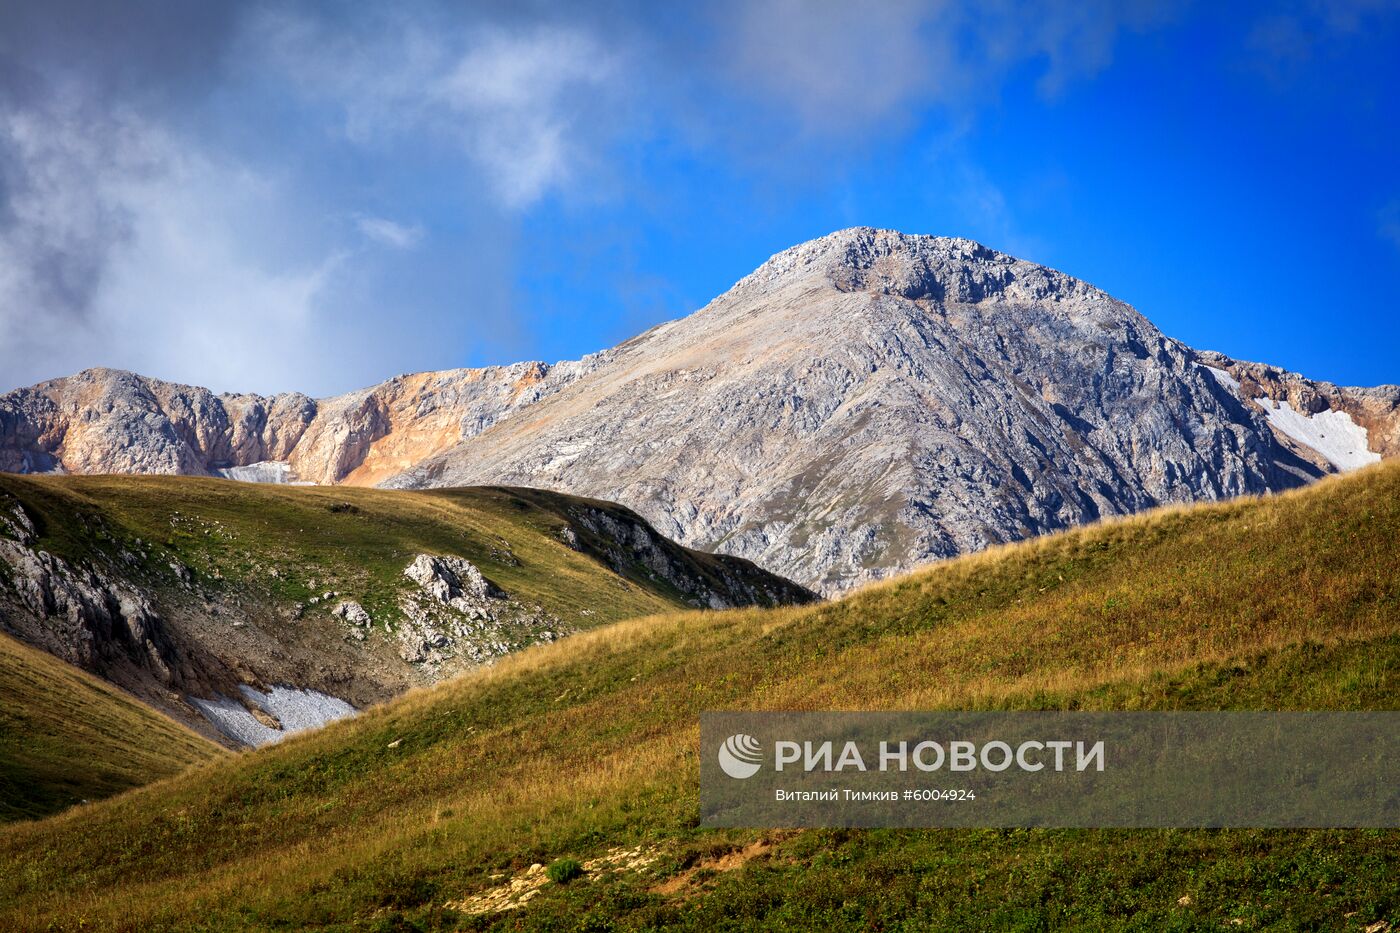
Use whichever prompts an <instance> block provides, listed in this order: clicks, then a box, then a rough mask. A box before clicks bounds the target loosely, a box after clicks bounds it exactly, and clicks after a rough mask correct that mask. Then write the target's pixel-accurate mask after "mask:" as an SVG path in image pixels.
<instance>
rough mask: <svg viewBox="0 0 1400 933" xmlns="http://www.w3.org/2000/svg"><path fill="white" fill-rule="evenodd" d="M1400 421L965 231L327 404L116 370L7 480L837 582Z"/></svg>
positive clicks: (1190, 489)
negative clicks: (602, 504)
mask: <svg viewBox="0 0 1400 933" xmlns="http://www.w3.org/2000/svg"><path fill="white" fill-rule="evenodd" d="M1262 399H1267V400H1271V401H1269V402H1261V400H1262ZM1285 403H1287V405H1288V411H1287V412H1282V406H1283V405H1284V404H1285ZM1398 411H1400V389H1397V388H1395V387H1382V388H1379V389H1346V388H1338V387H1336V386H1331V385H1329V384H1327V383H1318V382H1312V381H1309V380H1307V379H1304V378H1303V377H1301V376H1297V375H1295V374H1290V373H1284V372H1283V371H1281V370H1277V369H1275V368H1272V367H1267V366H1262V365H1260V364H1252V363H1240V362H1238V361H1234V360H1230V359H1228V358H1225V357H1221V356H1219V355H1218V354H1210V353H1202V352H1198V351H1195V350H1193V349H1191V348H1190V347H1188V346H1186V345H1184V344H1182V343H1180V342H1178V341H1176V340H1173V339H1171V338H1169V337H1166V336H1164V335H1163V334H1162V333H1161V332H1160V331H1158V330H1157V328H1155V327H1154V326H1153V325H1152V324H1151V323H1150V322H1149V321H1148V320H1146V319H1145V318H1144V317H1142V315H1140V314H1138V313H1137V312H1136V311H1135V310H1133V309H1132V308H1131V307H1129V306H1128V305H1126V304H1124V303H1123V302H1121V301H1118V300H1117V299H1115V298H1113V297H1112V296H1110V295H1108V294H1106V293H1104V292H1103V291H1101V290H1099V289H1097V288H1095V287H1094V286H1092V285H1090V284H1088V283H1086V282H1083V281H1080V280H1078V279H1075V278H1072V277H1070V276H1068V275H1065V274H1063V273H1060V272H1056V271H1054V270H1051V269H1047V268H1045V267H1043V266H1039V265H1036V264H1034V263H1029V262H1024V261H1022V260H1018V259H1015V258H1013V257H1011V256H1007V255H1005V254H1002V253H998V252H996V251H994V250H991V249H988V248H987V247H984V246H981V245H979V244H977V243H974V242H972V241H970V240H962V239H949V238H943V237H927V236H907V235H904V234H900V233H896V232H892V231H884V230H873V229H869V228H854V229H850V230H843V231H839V232H837V233H834V234H831V235H830V236H826V237H822V238H820V239H818V240H813V241H812V242H810V243H804V244H802V245H800V246H797V247H794V248H792V249H789V250H786V251H784V252H782V253H779V254H777V255H776V256H774V257H773V258H772V259H770V260H769V261H768V262H766V263H764V264H763V265H762V266H761V267H760V268H759V269H757V270H756V271H755V272H754V273H752V274H751V275H749V276H747V277H746V278H744V279H743V280H741V281H740V282H739V283H738V284H736V285H735V286H734V287H733V288H732V289H730V290H729V291H728V292H726V293H725V294H724V295H721V296H720V297H719V298H717V299H715V300H714V301H713V302H711V303H710V304H709V305H708V306H706V307H705V308H703V309H701V310H700V311H698V312H696V313H695V314H692V315H690V316H689V317H686V318H683V319H680V320H677V321H672V322H669V323H667V324H663V325H660V326H658V327H655V328H653V329H652V330H650V331H648V332H647V333H645V334H642V335H641V336H639V337H636V338H634V339H632V340H629V341H627V342H626V343H623V344H621V345H620V346H618V347H615V348H613V349H611V350H607V351H604V352H603V353H599V354H595V355H593V356H590V357H586V358H585V359H583V360H580V361H577V362H567V363H559V364H555V365H552V366H550V365H546V364H543V363H520V364H516V365H513V366H504V367H488V368H486V369H464V370H451V371H446V372H439V373H420V374H416V375H410V376H399V377H396V378H394V379H391V380H389V381H387V382H384V383H382V384H380V385H378V386H374V387H372V388H369V389H365V390H362V391H360V392H353V393H350V394H347V395H344V396H340V397H337V398H332V399H324V400H320V401H312V400H311V399H308V398H306V397H305V396H300V395H279V396H275V397H273V398H261V397H258V396H228V395H224V396H216V395H213V394H212V393H210V392H208V391H207V390H204V389H198V388H193V387H188V386H174V385H170V384H168V383H162V382H159V381H157V380H152V379H146V378H144V377H140V376H135V375H133V374H130V373H120V372H115V371H111V370H92V371H88V372H85V373H80V374H79V375H77V376H73V377H70V378H68V379H59V380H54V381H52V382H47V383H43V384H41V385H38V386H34V387H32V388H29V389H22V390H18V391H16V392H11V393H10V394H8V395H6V396H3V397H0V469H4V470H12V471H24V472H43V471H55V470H66V471H70V472H142V473H195V474H201V473H223V474H227V475H232V476H236V477H239V478H246V479H276V480H279V481H287V480H294V481H301V482H314V483H350V484H361V485H386V486H393V487H420V486H442V485H467V484H511V485H519V486H535V487H544V488H551V489H557V490H561V491H566V492H572V493H577V494H581V495H585V496H590V497H595V498H598V499H606V500H612V501H615V502H619V503H622V504H624V505H627V506H630V507H631V508H633V509H635V510H636V511H637V512H638V513H640V515H641V516H642V517H643V518H645V519H646V520H647V521H649V522H651V523H652V524H653V525H655V526H656V528H657V530H659V531H660V532H661V533H662V534H664V535H666V536H668V537H671V538H674V539H676V540H677V541H679V542H681V543H682V544H686V545H689V546H692V547H695V548H699V549H702V550H712V551H719V552H723V553H726V554H733V555H737V556H741V557H746V558H749V559H751V560H753V561H755V562H756V563H758V564H760V565H761V566H763V567H765V568H766V569H768V570H771V571H774V572H777V573H780V574H782V575H784V576H786V577H789V578H791V579H794V580H797V581H798V582H801V583H803V584H806V585H808V586H811V587H814V588H817V589H820V590H823V591H825V592H827V593H836V592H840V591H842V590H845V589H848V588H850V587H852V586H856V585H859V584H861V583H863V582H865V581H869V580H875V579H879V578H882V577H886V576H889V575H891V574H894V573H898V572H900V571H903V570H907V569H909V568H911V567H913V566H915V565H917V564H919V563H922V562H925V561H929V560H933V559H936V558H940V557H947V556H952V555H955V554H960V553H965V552H969V551H975V550H978V549H980V548H984V547H987V546H988V545H992V544H996V543H999V542H1004V541H1010V540H1014V539H1018V538H1024V537H1027V536H1030V535H1035V534H1039V533H1043V532H1047V531H1053V530H1056V529H1060V528H1065V527H1068V526H1071V525H1075V524H1079V523H1083V522H1087V521H1092V520H1094V519H1096V518H1099V517H1101V516H1107V515H1119V514H1126V513H1130V512H1135V511H1139V510H1141V509H1145V508H1150V507H1152V506H1156V505H1159V504H1165V503H1180V502H1192V501H1201V500H1214V499H1221V498H1225V497H1229V496H1237V495H1241V494H1247V493H1262V492H1266V491H1270V490H1279V489H1284V488H1287V487H1289V486H1293V485H1297V484H1300V483H1305V482H1308V481H1310V480H1312V479H1315V478H1317V477H1318V476H1321V475H1324V474H1326V473H1329V472H1334V471H1335V470H1337V469H1344V468H1350V467H1352V466H1354V465H1360V464H1364V463H1365V462H1369V460H1370V459H1371V458H1373V457H1374V456H1375V455H1380V456H1386V457H1389V456H1394V455H1396V454H1397V453H1400V414H1397V412H1398ZM1285 416H1286V417H1285ZM1319 416H1322V417H1321V418H1320V420H1319ZM1299 419H1302V420H1301V421H1300V420H1299ZM1308 419H1313V420H1311V421H1309V420H1308ZM1290 426H1291V427H1290ZM1283 428H1289V430H1283ZM1295 428H1296V430H1295ZM1290 431H1291V433H1290ZM1338 431H1341V432H1342V433H1343V434H1344V436H1343V437H1342V438H1341V439H1340V440H1338V438H1337V436H1336V435H1337V432H1338ZM1334 442H1336V443H1335V444H1334ZM584 530H586V528H585V526H584V525H582V524H580V525H579V526H578V527H576V528H575V529H573V530H572V531H569V532H568V533H569V534H574V533H575V532H582V531H584ZM694 595H695V598H696V599H697V600H698V601H699V602H701V603H702V604H709V600H708V597H707V596H705V595H702V594H698V593H697V594H694Z"/></svg>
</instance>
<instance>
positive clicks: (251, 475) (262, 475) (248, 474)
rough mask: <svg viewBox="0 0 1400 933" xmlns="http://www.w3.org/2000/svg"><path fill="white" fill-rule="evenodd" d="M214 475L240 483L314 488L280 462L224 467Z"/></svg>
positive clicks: (271, 461)
mask: <svg viewBox="0 0 1400 933" xmlns="http://www.w3.org/2000/svg"><path fill="white" fill-rule="evenodd" d="M214 473H215V474H216V475H218V476H222V477H223V478H224V479H234V480H238V481H239V482H240V483H275V484H278V485H283V486H314V485H316V484H315V483H310V482H306V481H305V480H300V479H297V474H296V471H294V470H293V469H292V466H291V464H289V463H286V462H284V461H282V460H263V461H261V462H259V463H250V464H248V465H246V466H235V467H224V468H223V469H222V470H215V471H214Z"/></svg>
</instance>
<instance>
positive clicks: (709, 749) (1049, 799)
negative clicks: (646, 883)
mask: <svg viewBox="0 0 1400 933" xmlns="http://www.w3.org/2000/svg"><path fill="white" fill-rule="evenodd" d="M700 747H701V755H700V814H701V819H702V822H703V823H704V824H705V825H707V826H747V827H786V826H793V827H799V826H800V827H818V826H827V827H856V826H868V827H875V826H896V827H935V826H950V827H951V826H975V827H1014V826H1059V827H1183V828H1185V827H1227V826H1234V827H1255V828H1273V827H1278V828H1283V827H1400V712H1370V713H1267V712H1266V713H1254V712H1250V713H935V712H928V713H917V712H909V713H782V712H716V713H705V714H703V715H702V716H701V717H700Z"/></svg>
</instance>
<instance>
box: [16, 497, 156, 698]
mask: <svg viewBox="0 0 1400 933" xmlns="http://www.w3.org/2000/svg"><path fill="white" fill-rule="evenodd" d="M34 534H35V532H34V525H33V522H32V521H31V519H30V518H29V516H28V515H27V514H26V513H25V511H24V508H23V507H22V506H21V505H20V504H19V503H17V502H15V501H14V500H12V499H10V498H8V497H6V496H0V565H3V566H0V569H3V571H4V577H5V580H4V582H5V583H6V584H8V585H7V586H6V587H5V588H6V589H8V590H9V594H7V595H8V596H9V598H11V599H14V600H15V601H17V603H18V606H19V608H20V609H21V610H24V611H22V612H14V613H3V612H0V622H4V623H5V626H4V627H6V628H10V629H11V630H12V632H13V633H14V634H16V635H19V636H20V637H22V638H24V639H25V640H26V641H29V642H31V643H33V644H37V645H39V646H41V647H43V648H44V649H46V650H47V651H49V652H50V653H52V654H55V655H57V656H58V657H60V658H62V659H63V660H65V661H68V662H69V663H71V664H76V665H78V666H79V667H83V668H86V669H88V670H91V671H95V672H97V673H100V674H103V675H105V676H108V677H110V678H112V679H114V680H117V681H118V682H130V681H132V680H133V679H142V678H143V677H144V676H150V677H152V678H154V679H155V680H156V681H157V682H159V683H161V684H164V685H171V684H175V683H178V682H179V681H180V675H181V674H182V673H183V670H182V667H183V665H182V659H181V658H180V657H179V653H178V651H177V649H176V647H175V645H174V644H173V643H172V641H171V639H170V637H169V635H168V633H167V632H166V630H165V627H164V623H163V622H162V620H161V619H160V617H159V615H158V614H157V613H156V611H155V610H154V608H152V606H151V603H150V601H149V599H148V598H147V596H146V594H144V593H142V592H141V591H140V590H139V589H137V588H136V587H134V586H132V585H130V584H128V583H126V582H125V581H123V580H121V579H119V578H117V577H116V576H115V575H113V574H108V573H104V572H103V571H102V570H100V569H98V568H93V567H83V566H78V565H75V564H72V563H70V562H68V561H66V560H64V559H62V558H60V557H57V556H55V555H53V554H51V553H49V552H48V551H45V550H42V549H40V548H38V547H37V545H36V541H35V537H34ZM138 672H139V673H138Z"/></svg>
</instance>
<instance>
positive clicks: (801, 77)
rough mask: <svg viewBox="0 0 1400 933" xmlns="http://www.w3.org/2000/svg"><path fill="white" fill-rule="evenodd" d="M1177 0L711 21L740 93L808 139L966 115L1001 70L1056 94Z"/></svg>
mask: <svg viewBox="0 0 1400 933" xmlns="http://www.w3.org/2000/svg"><path fill="white" fill-rule="evenodd" d="M1183 3H1184V0H1168V2H1155V3H1154V2H1147V0H1081V2H1077V3H1026V2H1023V0H983V2H981V3H977V4H966V3H956V2H952V0H889V2H885V3H878V4H852V3H844V2H837V0H819V2H802V0H735V2H733V3H730V4H727V5H725V6H722V7H720V8H719V11H718V12H717V14H716V18H717V19H718V20H720V21H722V25H721V26H720V29H721V31H722V32H724V33H727V41H725V42H724V43H723V47H724V48H725V49H732V50H733V51H732V54H727V55H722V57H721V60H722V61H723V62H724V63H725V65H726V69H727V72H728V74H729V75H730V77H731V79H732V80H733V81H734V83H735V84H736V86H737V87H738V88H740V90H741V92H747V93H754V92H756V93H758V94H760V95H763V96H766V97H767V98H769V99H770V100H771V101H773V102H775V103H776V104H778V105H779V106H780V107H781V108H783V109H785V110H787V111H789V112H790V113H792V114H793V115H794V116H795V117H796V118H797V120H798V122H799V123H800V125H801V126H803V128H805V129H806V130H808V131H813V132H819V133H832V134H842V135H845V134H851V133H853V132H854V133H861V132H870V131H874V132H877V133H878V132H880V131H882V130H883V131H885V132H888V131H889V130H891V129H894V130H898V129H900V128H902V127H903V126H904V124H905V123H907V122H908V121H909V119H910V118H911V117H912V116H913V115H914V113H915V112H916V111H917V110H918V108H920V107H923V106H926V105H928V104H939V105H943V106H945V107H950V108H952V109H971V108H973V107H975V106H978V105H981V104H984V103H986V102H987V100H988V98H989V97H994V96H995V95H996V94H997V92H998V91H999V90H1000V88H1001V86H1002V84H1003V83H1004V82H1005V80H1006V79H1007V77H1008V75H1010V73H1011V72H1012V71H1013V70H1014V69H1016V68H1018V67H1020V66H1023V65H1025V64H1026V63H1028V62H1035V63H1040V66H1041V69H1042V71H1041V78H1040V89H1041V91H1042V92H1044V93H1046V94H1048V95H1054V94H1058V93H1060V92H1061V91H1062V90H1063V89H1064V88H1065V86H1066V85H1067V84H1069V83H1070V82H1071V81H1073V80H1074V79H1076V78H1079V77H1084V76H1091V75H1094V74H1096V73H1098V72H1099V71H1101V70H1103V69H1104V68H1105V67H1107V66H1108V65H1109V64H1110V63H1111V62H1112V60H1113V49H1114V45H1115V43H1116V42H1117V40H1118V37H1119V35H1120V34H1121V33H1122V32H1124V31H1125V30H1126V31H1131V30H1142V29H1146V28H1148V27H1150V26H1153V25H1156V24H1159V23H1161V22H1163V21H1165V20H1168V19H1170V18H1171V17H1173V16H1174V15H1175V13H1176V11H1177V10H1178V9H1179V8H1180V7H1181V6H1182V5H1183Z"/></svg>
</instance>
